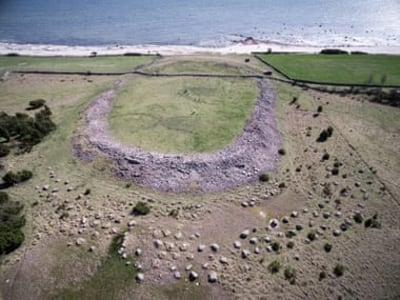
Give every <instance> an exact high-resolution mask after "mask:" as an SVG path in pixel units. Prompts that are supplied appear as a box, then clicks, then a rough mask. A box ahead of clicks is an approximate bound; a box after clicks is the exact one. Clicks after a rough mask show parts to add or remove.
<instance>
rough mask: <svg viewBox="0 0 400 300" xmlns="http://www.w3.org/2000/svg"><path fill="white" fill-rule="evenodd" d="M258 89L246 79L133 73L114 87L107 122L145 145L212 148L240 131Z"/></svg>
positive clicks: (128, 140) (171, 148)
mask: <svg viewBox="0 0 400 300" xmlns="http://www.w3.org/2000/svg"><path fill="white" fill-rule="evenodd" d="M257 94H258V89H257V84H256V81H254V80H250V79H249V80H246V79H220V78H142V77H136V78H135V79H134V80H132V81H131V82H128V83H127V84H126V85H125V87H124V88H123V90H122V91H121V92H120V93H119V95H118V99H117V100H116V102H115V105H114V108H113V110H112V112H111V114H110V116H109V122H110V127H111V129H112V132H113V134H114V136H115V137H116V138H117V139H118V140H120V141H122V142H124V143H127V144H132V145H137V146H140V147H142V148H143V149H146V150H157V151H161V152H168V153H175V152H179V153H180V152H185V153H189V152H205V151H212V150H216V149H220V148H222V147H224V146H225V145H227V144H228V143H230V142H231V141H232V140H233V139H234V138H235V137H236V135H237V134H238V133H239V132H240V131H241V129H242V128H243V127H244V125H245V123H246V120H247V119H248V118H249V116H250V113H251V111H252V108H253V104H254V103H255V101H256V100H257Z"/></svg>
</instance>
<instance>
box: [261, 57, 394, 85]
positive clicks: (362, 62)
mask: <svg viewBox="0 0 400 300" xmlns="http://www.w3.org/2000/svg"><path fill="white" fill-rule="evenodd" d="M259 57H260V58H261V59H262V60H264V61H266V62H268V63H269V64H271V65H273V66H274V67H276V68H277V69H279V70H281V71H282V72H284V73H285V74H287V75H288V76H290V77H291V78H292V79H297V80H310V81H319V82H331V83H343V84H365V83H368V84H383V85H400V56H399V55H320V54H261V55H259ZM384 78H386V79H385V80H383V79H384ZM382 81H383V82H382Z"/></svg>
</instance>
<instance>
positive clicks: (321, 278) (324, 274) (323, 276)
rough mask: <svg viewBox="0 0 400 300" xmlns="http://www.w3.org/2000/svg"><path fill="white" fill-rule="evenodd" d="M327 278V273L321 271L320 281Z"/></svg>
mask: <svg viewBox="0 0 400 300" xmlns="http://www.w3.org/2000/svg"><path fill="white" fill-rule="evenodd" d="M326 276H327V275H326V272H325V271H321V272H320V273H319V281H321V280H323V279H325V278H326Z"/></svg>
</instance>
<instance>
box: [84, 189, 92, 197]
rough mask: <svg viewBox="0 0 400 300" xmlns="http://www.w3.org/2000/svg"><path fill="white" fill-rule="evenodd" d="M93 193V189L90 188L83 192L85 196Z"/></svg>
mask: <svg viewBox="0 0 400 300" xmlns="http://www.w3.org/2000/svg"><path fill="white" fill-rule="evenodd" d="M90 193H91V190H90V189H89V188H87V189H86V190H85V192H84V193H83V194H84V195H85V196H87V195H89V194H90Z"/></svg>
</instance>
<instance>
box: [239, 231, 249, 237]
mask: <svg viewBox="0 0 400 300" xmlns="http://www.w3.org/2000/svg"><path fill="white" fill-rule="evenodd" d="M249 234H250V230H249V229H246V230H243V231H242V233H241V234H240V238H241V239H245V238H247V237H248V236H249Z"/></svg>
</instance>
